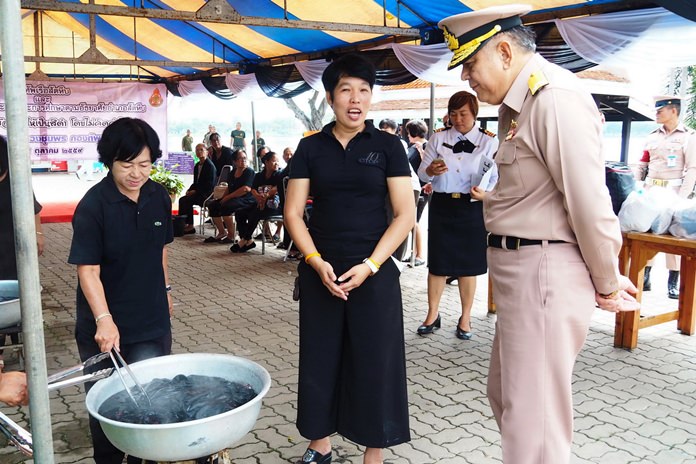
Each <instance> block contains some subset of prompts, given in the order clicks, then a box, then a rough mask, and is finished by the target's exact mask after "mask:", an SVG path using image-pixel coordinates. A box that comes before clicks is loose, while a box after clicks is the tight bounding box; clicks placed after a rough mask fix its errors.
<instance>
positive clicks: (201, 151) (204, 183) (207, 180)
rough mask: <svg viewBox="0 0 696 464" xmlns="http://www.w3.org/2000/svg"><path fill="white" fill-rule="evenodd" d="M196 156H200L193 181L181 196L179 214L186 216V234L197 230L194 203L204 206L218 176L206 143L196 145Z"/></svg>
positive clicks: (194, 170)
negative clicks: (194, 224)
mask: <svg viewBox="0 0 696 464" xmlns="http://www.w3.org/2000/svg"><path fill="white" fill-rule="evenodd" d="M196 156H198V163H196V165H195V166H194V167H193V183H192V184H191V186H190V187H189V189H188V190H187V191H186V195H184V196H183V197H181V198H179V215H180V216H186V226H185V227H184V233H185V234H193V233H195V232H196V228H195V227H194V226H193V205H199V206H203V202H204V201H205V200H206V198H208V197H209V196H210V194H211V193H212V191H213V187H214V186H215V178H216V177H217V169H215V165H214V164H213V162H212V161H211V160H210V158H208V149H207V148H206V147H205V145H204V144H202V143H199V144H198V145H196Z"/></svg>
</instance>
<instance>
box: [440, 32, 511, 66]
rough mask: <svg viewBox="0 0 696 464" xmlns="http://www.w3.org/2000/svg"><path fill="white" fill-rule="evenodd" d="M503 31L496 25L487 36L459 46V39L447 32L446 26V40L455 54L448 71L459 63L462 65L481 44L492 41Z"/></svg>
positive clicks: (484, 35) (481, 36)
mask: <svg viewBox="0 0 696 464" xmlns="http://www.w3.org/2000/svg"><path fill="white" fill-rule="evenodd" d="M501 30H502V28H501V27H500V25H498V24H496V25H495V26H493V29H491V30H490V31H488V32H486V33H485V34H483V35H480V36H478V37H476V38H474V39H471V40H470V41H468V42H467V43H465V44H464V45H459V39H458V38H457V37H455V36H454V35H452V34H450V33H449V31H447V29H446V26H444V31H445V39H446V40H447V46H448V47H449V49H450V50H452V51H453V52H454V57H453V58H452V61H450V64H449V66H448V69H452V68H454V67H455V66H457V65H458V64H459V63H461V62H462V61H463V60H465V59H467V58H468V57H470V56H471V55H472V54H473V53H474V52H475V51H476V50H477V49H478V48H479V47H480V46H481V44H482V43H483V42H485V41H486V40H488V39H490V38H491V37H493V36H494V35H496V34H497V33H498V32H500V31H501Z"/></svg>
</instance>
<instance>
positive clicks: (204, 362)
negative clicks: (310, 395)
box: [86, 353, 271, 461]
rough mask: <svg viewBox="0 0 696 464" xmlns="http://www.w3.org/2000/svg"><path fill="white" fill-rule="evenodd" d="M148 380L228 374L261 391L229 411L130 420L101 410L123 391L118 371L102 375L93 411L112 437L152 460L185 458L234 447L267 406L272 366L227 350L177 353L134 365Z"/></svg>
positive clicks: (90, 404) (92, 395)
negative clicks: (164, 420) (171, 420)
mask: <svg viewBox="0 0 696 464" xmlns="http://www.w3.org/2000/svg"><path fill="white" fill-rule="evenodd" d="M130 367H131V369H132V370H133V372H134V373H135V376H136V377H137V378H138V380H139V381H140V382H142V383H147V382H149V381H151V380H152V379H155V378H164V379H171V378H174V377H175V376H177V375H179V374H183V375H191V374H197V375H208V376H213V377H222V378H224V379H226V380H230V381H234V382H242V383H247V384H249V385H251V386H252V387H253V388H254V390H256V391H258V392H259V394H258V395H257V396H256V397H255V398H254V399H253V400H251V401H250V402H248V403H247V404H245V405H242V406H240V407H238V408H236V409H233V410H231V411H227V412H225V413H223V414H218V415H216V416H212V417H207V418H205V419H199V420H195V421H190V422H179V423H176V424H159V425H143V424H128V423H124V422H117V421H114V420H111V419H108V418H106V417H104V416H102V415H100V414H99V413H98V410H99V406H101V404H102V403H103V402H104V401H106V399H107V398H109V397H110V396H111V395H113V394H114V393H117V392H119V391H121V390H123V384H122V383H121V381H120V380H119V378H118V376H116V375H112V376H111V377H109V378H107V379H103V380H100V381H99V382H97V383H96V384H95V385H94V387H92V389H91V390H90V391H89V393H87V399H86V403H87V410H88V411H89V413H90V414H91V415H92V416H93V417H95V418H96V419H98V420H99V422H100V423H101V427H102V429H103V430H104V433H105V434H106V436H107V438H108V439H109V441H111V443H113V445H114V446H116V448H118V449H120V450H121V451H123V452H125V453H127V454H128V455H130V456H137V457H139V458H143V459H149V460H152V461H183V460H187V459H195V458H200V457H204V456H208V455H210V454H213V453H215V452H217V451H220V450H223V449H225V448H229V447H230V446H231V445H233V444H234V443H236V442H237V441H238V440H239V439H241V438H242V437H243V436H244V435H246V434H247V432H249V431H250V430H251V429H252V427H253V426H254V424H255V423H256V419H257V418H258V415H259V411H260V410H261V400H262V398H263V397H264V396H265V395H266V393H267V392H268V389H269V388H270V386H271V376H270V375H269V374H268V372H267V371H266V369H264V368H263V367H261V366H260V365H258V364H256V363H255V362H253V361H249V360H248V359H244V358H239V357H236V356H231V355H225V354H203V353H201V354H177V355H170V356H162V357H159V358H152V359H148V360H145V361H140V362H137V363H133V364H131V365H130Z"/></svg>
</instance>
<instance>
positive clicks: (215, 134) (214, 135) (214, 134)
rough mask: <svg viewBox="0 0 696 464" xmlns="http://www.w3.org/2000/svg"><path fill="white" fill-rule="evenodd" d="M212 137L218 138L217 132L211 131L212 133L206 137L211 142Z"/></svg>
mask: <svg viewBox="0 0 696 464" xmlns="http://www.w3.org/2000/svg"><path fill="white" fill-rule="evenodd" d="M213 138H215V139H217V140H220V134H218V133H217V132H213V133H212V134H210V137H208V140H210V141H211V142H212V141H213Z"/></svg>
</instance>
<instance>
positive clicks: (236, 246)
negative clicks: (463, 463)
mask: <svg viewBox="0 0 696 464" xmlns="http://www.w3.org/2000/svg"><path fill="white" fill-rule="evenodd" d="M241 249H242V248H241V247H240V246H239V243H235V244H234V245H232V246H231V247H230V251H231V252H232V253H239V252H240V250H241Z"/></svg>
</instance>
